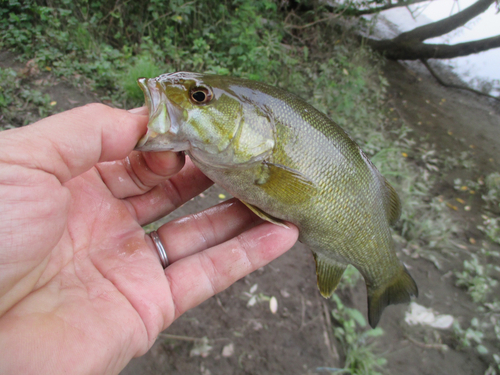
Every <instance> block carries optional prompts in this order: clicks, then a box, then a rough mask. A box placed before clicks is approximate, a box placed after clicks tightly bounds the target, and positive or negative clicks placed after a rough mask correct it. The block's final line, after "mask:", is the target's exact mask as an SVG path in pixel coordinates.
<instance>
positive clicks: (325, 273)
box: [313, 251, 347, 298]
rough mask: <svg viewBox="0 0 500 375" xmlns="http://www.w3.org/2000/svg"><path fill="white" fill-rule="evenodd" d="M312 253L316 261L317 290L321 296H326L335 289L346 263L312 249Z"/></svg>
mask: <svg viewBox="0 0 500 375" xmlns="http://www.w3.org/2000/svg"><path fill="white" fill-rule="evenodd" d="M313 255H314V260H315V261H316V277H317V280H318V288H319V292H320V293H321V295H322V296H323V297H325V298H328V297H330V296H331V295H332V294H333V292H334V291H335V289H337V286H338V285H339V282H340V279H342V275H343V274H344V271H345V269H346V268H347V265H346V264H342V263H339V262H337V261H335V260H332V259H328V258H326V257H324V256H322V255H320V254H317V253H315V252H314V251H313Z"/></svg>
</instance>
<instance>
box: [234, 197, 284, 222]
mask: <svg viewBox="0 0 500 375" xmlns="http://www.w3.org/2000/svg"><path fill="white" fill-rule="evenodd" d="M241 202H242V203H243V204H244V205H245V206H247V207H248V208H249V209H250V210H251V211H252V212H253V213H254V214H255V215H257V216H258V217H260V218H261V219H262V220H265V221H269V222H270V223H273V224H276V225H279V226H280V227H284V228H288V226H287V225H286V224H285V223H284V222H283V221H282V220H280V219H278V218H276V217H274V216H271V215H268V214H267V213H265V212H264V211H262V210H261V209H260V208H259V207H255V206H254V205H253V204H250V203H247V202H244V201H241Z"/></svg>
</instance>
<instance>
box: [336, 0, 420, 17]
mask: <svg viewBox="0 0 500 375" xmlns="http://www.w3.org/2000/svg"><path fill="white" fill-rule="evenodd" d="M426 1H429V0H409V1H398V2H397V3H393V2H389V3H387V4H385V5H383V6H380V7H374V8H368V9H345V10H344V14H345V15H346V16H354V17H359V16H365V15H368V14H375V13H379V12H382V11H384V10H388V9H393V8H400V7H407V6H410V5H413V4H418V3H423V2H426ZM332 9H333V8H332ZM337 11H338V10H337Z"/></svg>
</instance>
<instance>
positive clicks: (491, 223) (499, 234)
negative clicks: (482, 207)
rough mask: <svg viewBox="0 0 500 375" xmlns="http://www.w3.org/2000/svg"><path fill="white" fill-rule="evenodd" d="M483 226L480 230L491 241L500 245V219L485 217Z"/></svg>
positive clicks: (479, 227) (479, 226) (480, 226)
mask: <svg viewBox="0 0 500 375" xmlns="http://www.w3.org/2000/svg"><path fill="white" fill-rule="evenodd" d="M482 217H483V225H478V226H477V227H478V229H479V230H481V231H482V232H483V233H484V234H486V235H487V236H488V238H489V239H490V240H492V241H493V242H495V243H497V244H499V245H500V217H489V216H486V215H483V216H482Z"/></svg>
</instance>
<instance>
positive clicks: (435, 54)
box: [365, 35, 500, 60]
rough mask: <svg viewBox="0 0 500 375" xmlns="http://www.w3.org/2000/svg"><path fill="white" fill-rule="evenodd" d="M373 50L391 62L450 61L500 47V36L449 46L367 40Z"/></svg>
mask: <svg viewBox="0 0 500 375" xmlns="http://www.w3.org/2000/svg"><path fill="white" fill-rule="evenodd" d="M365 43H366V44H368V45H369V46H370V47H371V48H372V49H374V50H375V51H378V52H380V53H382V54H384V55H385V56H386V57H387V58H388V59H391V60H420V59H449V58H453V57H459V56H467V55H470V54H472V53H478V52H482V51H487V50H489V49H492V48H498V47H500V35H497V36H493V37H491V38H485V39H480V40H474V41H472V42H465V43H458V44H453V45H447V44H426V43H421V42H414V41H406V42H399V43H398V42H397V41H396V39H392V40H374V39H365Z"/></svg>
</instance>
